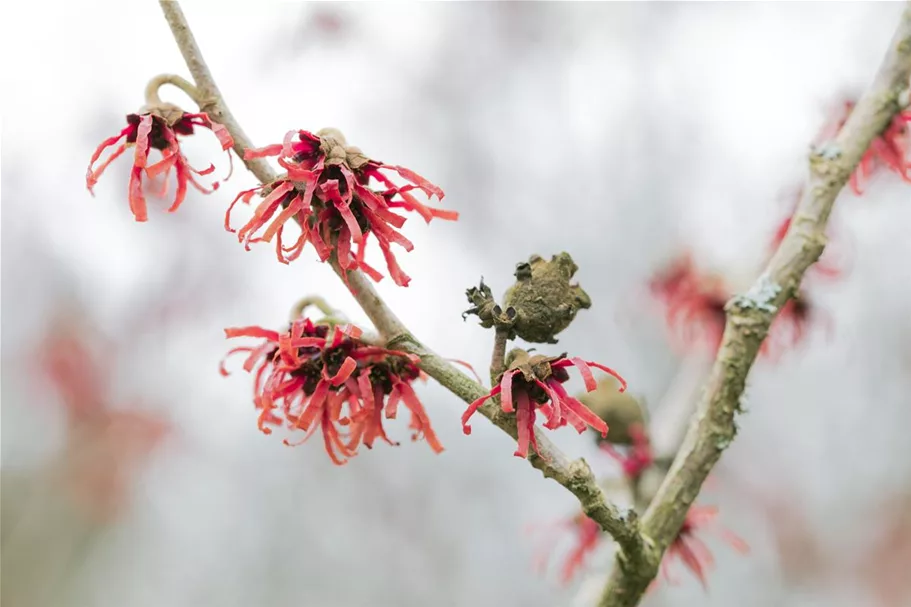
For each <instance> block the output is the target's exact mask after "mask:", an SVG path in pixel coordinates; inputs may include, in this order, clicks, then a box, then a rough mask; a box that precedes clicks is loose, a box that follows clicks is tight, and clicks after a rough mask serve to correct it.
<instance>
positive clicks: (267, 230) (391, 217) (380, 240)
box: [225, 129, 458, 286]
mask: <svg viewBox="0 0 911 607" xmlns="http://www.w3.org/2000/svg"><path fill="white" fill-rule="evenodd" d="M270 156H277V157H278V163H279V164H280V165H281V166H282V168H284V169H285V171H286V173H285V174H284V175H283V176H281V177H280V178H278V179H277V180H275V181H273V182H272V183H269V184H265V185H263V186H260V187H257V188H253V189H251V190H245V191H243V192H241V193H240V194H238V196H237V198H235V199H234V201H233V202H232V203H231V206H230V207H229V208H228V211H227V213H226V215H225V228H226V229H227V230H228V231H231V232H235V229H234V228H232V227H231V212H232V210H233V208H234V206H235V205H236V204H237V202H239V201H242V202H244V203H247V204H249V203H250V201H251V200H252V198H253V196H254V195H255V194H257V193H259V194H260V195H262V196H263V200H262V202H260V203H259V204H258V205H257V207H256V209H255V211H254V213H253V217H252V218H251V219H250V220H249V221H248V222H247V223H246V224H245V225H244V226H243V227H241V228H240V229H239V230H236V232H237V237H238V240H239V241H240V242H242V243H244V245H245V247H247V248H248V249H249V246H250V244H251V243H254V242H272V240H273V239H274V240H275V251H276V256H277V257H278V259H279V261H281V262H282V263H289V262H290V261H293V260H294V259H296V258H297V257H299V256H300V254H301V252H302V251H303V248H304V246H305V245H306V244H307V243H308V242H309V243H311V244H312V245H313V248H314V249H315V250H316V253H317V255H318V256H319V259H320V260H321V261H326V260H328V259H329V258H330V256H331V255H332V253H333V252H334V253H335V257H336V260H337V262H338V265H339V266H340V267H341V268H342V269H343V270H355V269H360V270H362V271H363V272H364V273H366V274H367V275H369V276H370V277H371V278H372V279H373V280H375V281H379V280H381V279H382V274H380V272H379V271H377V270H376V269H375V268H373V267H371V266H370V265H369V264H368V263H367V262H366V261H365V250H366V245H367V241H368V238H369V236H370V235H373V238H374V239H375V240H376V241H377V244H378V245H379V248H380V250H381V251H382V253H383V257H384V258H385V261H386V266H387V268H388V270H389V274H390V276H392V279H393V281H395V283H396V284H397V285H399V286H407V285H408V282H409V281H410V278H409V277H408V275H407V274H405V272H404V271H403V270H402V269H401V267H400V266H399V264H398V261H397V260H396V257H395V254H394V253H393V251H392V249H391V247H392V245H393V244H394V245H397V246H400V247H402V248H403V249H404V250H406V251H411V250H412V249H413V248H414V245H413V244H412V243H411V241H410V240H408V239H407V238H406V237H405V236H404V235H402V234H401V233H400V232H399V231H398V230H399V229H400V228H401V227H402V226H403V225H404V223H405V220H406V217H404V216H403V215H400V214H398V213H397V212H396V211H398V210H401V211H405V212H416V213H418V214H419V215H420V216H421V217H423V218H424V220H425V221H427V222H428V223H429V222H430V221H431V220H432V219H434V218H439V219H447V220H456V219H458V213H456V212H454V211H446V210H442V209H437V208H433V207H430V206H428V205H425V204H424V203H422V202H421V201H419V200H418V199H417V198H416V197H415V196H414V193H415V191H416V190H420V191H421V192H423V193H424V194H425V195H426V196H427V198H428V199H430V198H432V197H433V196H436V197H437V200H442V198H443V195H444V194H443V191H442V190H441V189H440V188H439V187H437V186H435V185H434V184H432V183H430V182H429V181H427V180H426V179H424V178H423V177H421V176H420V175H418V174H417V173H415V172H413V171H411V170H409V169H406V168H404V167H400V166H392V165H387V164H383V163H381V162H378V161H376V160H371V159H369V158H367V157H366V156H364V154H363V153H362V152H361V151H360V150H359V149H358V148H356V147H353V146H347V145H345V140H344V137H343V136H342V134H341V133H339V132H338V131H336V130H335V129H324V130H322V131H320V132H319V133H318V134H314V133H310V132H308V131H290V132H288V133H287V135H286V136H285V139H284V141H283V143H280V144H275V145H269V146H266V147H264V148H260V149H255V150H247V152H246V154H245V158H247V159H251V158H263V157H270ZM384 170H391V171H394V172H396V173H397V174H398V175H399V176H400V177H402V178H403V179H404V180H405V181H407V182H408V184H407V185H396V184H395V183H394V182H393V181H392V180H391V179H389V177H387V176H386V175H385V174H384V173H383V171H384ZM371 179H372V180H374V181H376V182H377V183H379V184H380V186H381V189H378V190H376V189H373V187H371V185H370V180H371ZM291 220H293V221H295V222H296V223H297V225H298V228H299V230H300V234H299V235H298V237H297V239H296V240H295V241H294V242H293V243H291V244H289V245H287V246H286V244H285V242H284V240H283V238H282V236H283V232H284V229H285V226H286V224H287V223H288V222H289V221H291ZM355 248H356V251H355V250H354V249H355Z"/></svg>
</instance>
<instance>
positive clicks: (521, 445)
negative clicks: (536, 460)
mask: <svg viewBox="0 0 911 607" xmlns="http://www.w3.org/2000/svg"><path fill="white" fill-rule="evenodd" d="M530 412H531V404H530V403H529V402H528V400H527V399H525V400H524V401H523V400H520V401H519V410H518V411H517V412H516V429H517V430H518V447H517V449H516V451H515V453H513V455H515V456H516V457H528V442H529V440H530V439H531V433H533V432H534V431H535V429H534V426H531V427H529V423H528V422H529V420H530V418H531V416H530V415H529V414H530Z"/></svg>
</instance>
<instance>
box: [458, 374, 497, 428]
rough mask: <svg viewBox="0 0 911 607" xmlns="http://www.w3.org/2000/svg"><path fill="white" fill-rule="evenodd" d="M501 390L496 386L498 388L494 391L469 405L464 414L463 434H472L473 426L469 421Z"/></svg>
mask: <svg viewBox="0 0 911 607" xmlns="http://www.w3.org/2000/svg"><path fill="white" fill-rule="evenodd" d="M500 390H501V388H500V386H499V385H496V386H494V389H493V390H491V391H490V392H489V393H487V394H485V395H484V396H482V397H481V398H479V399H478V400H476V401H474V402H473V403H471V404H470V405H468V408H467V409H466V410H465V413H463V414H462V432H464V433H465V434H471V426H469V425H468V420H469V419H471V416H472V415H474V414H475V412H476V411H477V410H478V409H480V408H481V405H483V404H484V402H485V401H486V400H487V399H489V398H493V397H494V396H496V395H497V394H499V393H500Z"/></svg>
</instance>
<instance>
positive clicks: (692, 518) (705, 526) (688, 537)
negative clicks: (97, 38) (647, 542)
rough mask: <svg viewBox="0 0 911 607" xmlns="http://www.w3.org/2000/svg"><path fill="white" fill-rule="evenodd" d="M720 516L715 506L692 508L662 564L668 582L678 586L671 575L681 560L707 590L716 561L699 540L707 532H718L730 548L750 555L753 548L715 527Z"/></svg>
mask: <svg viewBox="0 0 911 607" xmlns="http://www.w3.org/2000/svg"><path fill="white" fill-rule="evenodd" d="M717 516H718V508H716V507H714V506H692V507H690V510H689V512H687V515H686V519H685V520H684V522H683V526H682V527H681V528H680V532H679V533H678V534H677V537H676V538H675V539H674V541H673V542H672V543H671V545H670V546H669V547H668V549H667V552H666V553H665V554H664V558H663V559H662V561H661V573H662V575H663V576H664V578H665V579H666V580H667V581H668V583H670V584H676V583H677V580H676V579H675V578H674V577H672V575H671V572H670V565H671V563H672V562H673V561H680V562H682V563H683V565H684V567H686V568H687V569H689V570H690V573H692V574H693V575H694V576H695V577H696V579H697V580H699V582H700V583H701V584H702V587H703V588H708V582H707V580H706V574H707V573H708V571H709V570H710V569H711V568H712V567H713V566H714V564H715V558H714V556H712V553H711V551H710V550H709V548H708V546H706V545H705V542H703V541H702V539H700V538H699V537H698V535H699V534H701V533H702V532H704V531H715V532H717V533H718V534H719V535H720V537H721V538H722V539H723V540H724V541H725V542H726V543H727V544H728V545H730V546H731V547H732V548H734V549H735V550H736V551H737V552H739V553H741V554H748V553H749V552H750V547H749V546H748V545H747V543H746V542H745V541H744V540H743V539H742V538H740V537H739V536H737V535H735V534H734V533H733V532H731V531H730V530H728V529H725V528H723V527H720V526H718V525H717V524H716V522H715V518H716V517H717Z"/></svg>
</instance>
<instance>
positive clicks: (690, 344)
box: [649, 254, 816, 359]
mask: <svg viewBox="0 0 911 607" xmlns="http://www.w3.org/2000/svg"><path fill="white" fill-rule="evenodd" d="M649 288H650V290H651V293H652V295H653V296H654V297H655V298H656V299H658V300H659V301H660V302H661V303H662V304H663V305H664V307H665V321H666V323H667V326H668V328H669V329H670V330H671V331H672V335H673V337H674V339H675V343H676V345H677V346H678V347H680V348H682V349H684V350H688V349H690V348H700V347H706V348H708V349H710V350H711V351H713V352H714V351H716V350H717V349H718V348H719V347H720V346H721V339H722V335H723V333H724V325H725V320H726V316H725V312H724V307H725V305H726V304H727V301H728V300H729V299H730V298H731V297H733V296H734V295H735V294H736V293H735V291H734V289H733V288H732V287H731V286H729V285H728V283H727V282H726V281H725V280H724V278H723V277H721V276H720V275H717V274H708V273H704V272H702V271H701V270H700V269H699V268H697V267H696V265H695V264H694V263H693V260H692V257H691V256H690V255H689V254H685V255H683V256H681V257H680V258H678V259H677V260H676V261H674V262H673V263H672V264H671V265H670V266H669V267H668V268H667V269H665V270H664V271H662V272H660V273H659V274H658V275H657V276H656V277H655V278H654V279H653V280H652V281H651V282H650V284H649ZM815 312H816V307H815V306H813V305H812V304H811V302H810V300H809V298H808V296H807V294H806V293H805V292H803V291H801V292H799V293H798V294H797V295H796V296H795V297H794V298H792V299H791V300H789V301H788V302H787V303H786V304H785V305H784V307H782V309H781V310H780V311H779V313H778V316H777V317H776V318H775V321H774V322H773V323H772V328H771V330H770V331H769V335H768V337H767V338H766V339H765V340H764V341H763V343H762V346H761V348H760V354H762V355H765V356H767V357H769V358H771V359H776V358H777V357H778V355H779V354H780V353H781V352H782V351H783V350H786V349H789V348H792V347H794V346H796V345H798V344H799V343H800V342H801V341H802V340H803V338H804V337H805V336H806V334H807V332H808V329H809V325H810V323H811V322H812V321H813V319H814V318H815V316H816V315H815Z"/></svg>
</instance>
